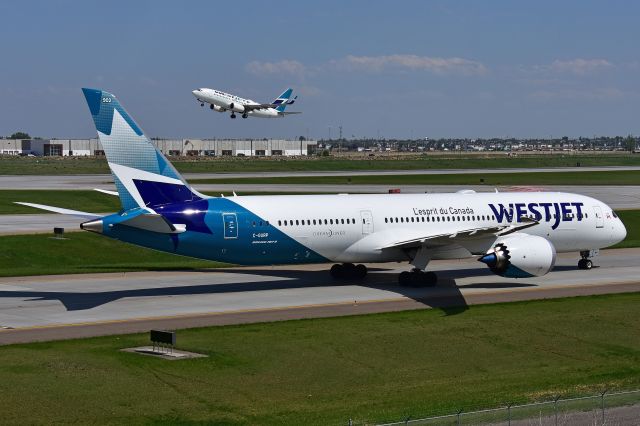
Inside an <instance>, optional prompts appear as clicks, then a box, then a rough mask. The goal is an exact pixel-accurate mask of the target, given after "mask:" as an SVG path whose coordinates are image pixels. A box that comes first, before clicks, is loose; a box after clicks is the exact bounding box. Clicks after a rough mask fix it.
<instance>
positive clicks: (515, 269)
mask: <svg viewBox="0 0 640 426" xmlns="http://www.w3.org/2000/svg"><path fill="white" fill-rule="evenodd" d="M478 261H479V262H482V263H485V264H486V265H487V266H488V267H489V269H491V271H492V272H493V273H494V274H496V275H500V276H502V277H507V278H528V277H540V276H542V275H545V274H547V273H548V272H549V271H550V270H551V269H552V268H553V266H554V265H555V263H556V249H555V247H554V246H553V244H551V242H550V241H549V240H547V239H546V238H542V237H538V236H535V235H528V234H519V233H516V234H513V235H509V236H508V237H501V238H498V239H497V240H496V242H495V243H494V246H493V248H492V249H490V250H489V251H487V253H486V254H485V255H484V256H482V257H481V258H479V259H478Z"/></svg>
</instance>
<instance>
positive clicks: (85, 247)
mask: <svg viewBox="0 0 640 426" xmlns="http://www.w3.org/2000/svg"><path fill="white" fill-rule="evenodd" d="M222 265H224V264H222V263H218V262H211V261H206V260H198V259H192V258H188V257H182V256H176V255H173V254H168V253H162V252H158V251H154V250H150V249H146V248H142V247H138V246H133V245H130V244H126V243H123V242H120V241H116V240H112V239H110V238H105V237H102V236H100V235H96V234H91V233H89V232H73V233H67V235H66V239H55V238H51V237H50V236H49V235H46V234H37V235H7V236H2V237H0V276H5V277H10V276H26V275H49V274H80V273H93V272H121V271H166V270H189V269H199V268H216V267H220V266H222Z"/></svg>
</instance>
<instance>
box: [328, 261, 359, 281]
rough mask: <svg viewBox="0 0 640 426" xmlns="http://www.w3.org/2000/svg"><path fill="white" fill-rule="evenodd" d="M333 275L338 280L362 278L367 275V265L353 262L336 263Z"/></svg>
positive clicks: (332, 271)
mask: <svg viewBox="0 0 640 426" xmlns="http://www.w3.org/2000/svg"><path fill="white" fill-rule="evenodd" d="M330 272H331V276H332V277H333V279H336V280H361V279H363V278H364V277H366V276H367V267H366V266H364V265H354V264H353V263H343V264H336V265H333V266H332V267H331V271H330Z"/></svg>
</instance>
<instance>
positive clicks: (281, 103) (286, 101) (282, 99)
mask: <svg viewBox="0 0 640 426" xmlns="http://www.w3.org/2000/svg"><path fill="white" fill-rule="evenodd" d="M291 93H293V89H291V88H288V89H287V90H285V91H284V92H283V93H282V95H280V96H278V97H277V98H276V99H275V100H274V101H273V102H272V104H273V105H278V106H277V107H276V110H277V111H278V112H284V110H285V108H287V105H291V104H293V103H294V102H295V101H296V99H298V97H297V96H296V97H295V98H293V99H290V98H291Z"/></svg>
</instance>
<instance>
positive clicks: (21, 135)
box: [9, 132, 31, 139]
mask: <svg viewBox="0 0 640 426" xmlns="http://www.w3.org/2000/svg"><path fill="white" fill-rule="evenodd" d="M9 139H31V136H29V133H25V132H15V133H14V134H12V135H11V136H9Z"/></svg>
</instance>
